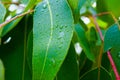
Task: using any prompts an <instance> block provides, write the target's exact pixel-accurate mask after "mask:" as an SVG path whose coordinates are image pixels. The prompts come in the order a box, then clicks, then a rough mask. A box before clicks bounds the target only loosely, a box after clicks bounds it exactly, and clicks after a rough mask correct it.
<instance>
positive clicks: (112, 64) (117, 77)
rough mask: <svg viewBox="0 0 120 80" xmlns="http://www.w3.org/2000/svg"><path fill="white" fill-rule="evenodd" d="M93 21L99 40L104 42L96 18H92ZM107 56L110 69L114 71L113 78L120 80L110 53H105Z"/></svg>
mask: <svg viewBox="0 0 120 80" xmlns="http://www.w3.org/2000/svg"><path fill="white" fill-rule="evenodd" d="M93 19H94V23H95V26H96V29H97V31H98V33H99V35H100V38H101V40H102V42H104V38H103V35H102V32H101V30H100V28H99V25H98V23H97V21H96V17H95V16H93ZM107 56H108V58H109V61H110V64H111V66H112V69H113V71H114V74H115V76H116V80H120V78H119V74H118V71H117V68H116V65H115V63H114V61H113V59H112V56H111V54H110V51H107Z"/></svg>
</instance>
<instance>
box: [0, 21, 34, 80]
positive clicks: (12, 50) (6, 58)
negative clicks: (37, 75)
mask: <svg viewBox="0 0 120 80" xmlns="http://www.w3.org/2000/svg"><path fill="white" fill-rule="evenodd" d="M24 22H26V21H25V20H24V19H23V20H22V22H20V23H19V24H18V25H17V27H15V28H14V29H13V30H12V31H10V32H9V34H7V35H6V36H4V37H3V40H2V41H3V42H2V45H1V46H0V58H1V59H2V61H3V63H4V67H5V80H32V73H31V70H30V68H29V65H28V63H27V60H26V58H27V55H26V54H27V49H26V42H25V41H26V38H25V35H26V34H27V32H26V34H25V33H24V31H25V26H24V25H25V24H24ZM21 26H23V27H21ZM28 27H30V25H29V26H28ZM9 37H11V40H10V41H9V42H7V43H5V41H6V40H7V39H8V38H9ZM26 37H27V36H26ZM0 80H1V79H0Z"/></svg>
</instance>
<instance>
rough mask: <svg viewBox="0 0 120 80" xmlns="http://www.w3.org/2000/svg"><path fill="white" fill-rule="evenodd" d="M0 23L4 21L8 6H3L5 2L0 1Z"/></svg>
mask: <svg viewBox="0 0 120 80" xmlns="http://www.w3.org/2000/svg"><path fill="white" fill-rule="evenodd" d="M0 13H1V14H0V24H1V23H2V22H3V21H4V17H5V15H6V8H5V7H4V6H3V4H1V3H0Z"/></svg>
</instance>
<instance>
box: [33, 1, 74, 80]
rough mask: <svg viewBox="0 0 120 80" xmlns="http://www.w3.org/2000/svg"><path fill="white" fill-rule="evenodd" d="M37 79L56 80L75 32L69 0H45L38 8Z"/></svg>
mask: <svg viewBox="0 0 120 80" xmlns="http://www.w3.org/2000/svg"><path fill="white" fill-rule="evenodd" d="M33 20H34V23H33V25H34V26H33V57H32V67H33V80H53V79H54V78H55V76H56V74H57V72H58V71H59V69H60V66H61V65H62V63H63V61H64V59H65V57H66V55H67V52H68V49H69V46H70V43H71V39H72V35H73V26H74V21H73V17H72V14H71V10H70V7H69V6H68V4H67V2H66V0H45V1H43V2H42V3H40V4H39V5H37V7H36V8H35V14H34V19H33Z"/></svg>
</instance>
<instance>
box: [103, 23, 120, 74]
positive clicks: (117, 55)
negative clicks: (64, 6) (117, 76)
mask: <svg viewBox="0 0 120 80" xmlns="http://www.w3.org/2000/svg"><path fill="white" fill-rule="evenodd" d="M119 45H120V30H119V28H118V25H117V24H114V25H112V26H111V27H110V28H109V29H108V30H107V32H106V34H105V39H104V51H105V52H106V51H108V50H111V51H110V52H111V55H112V58H113V60H114V62H115V64H116V67H117V69H118V72H119V73H120V64H119V62H120V46H119Z"/></svg>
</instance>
